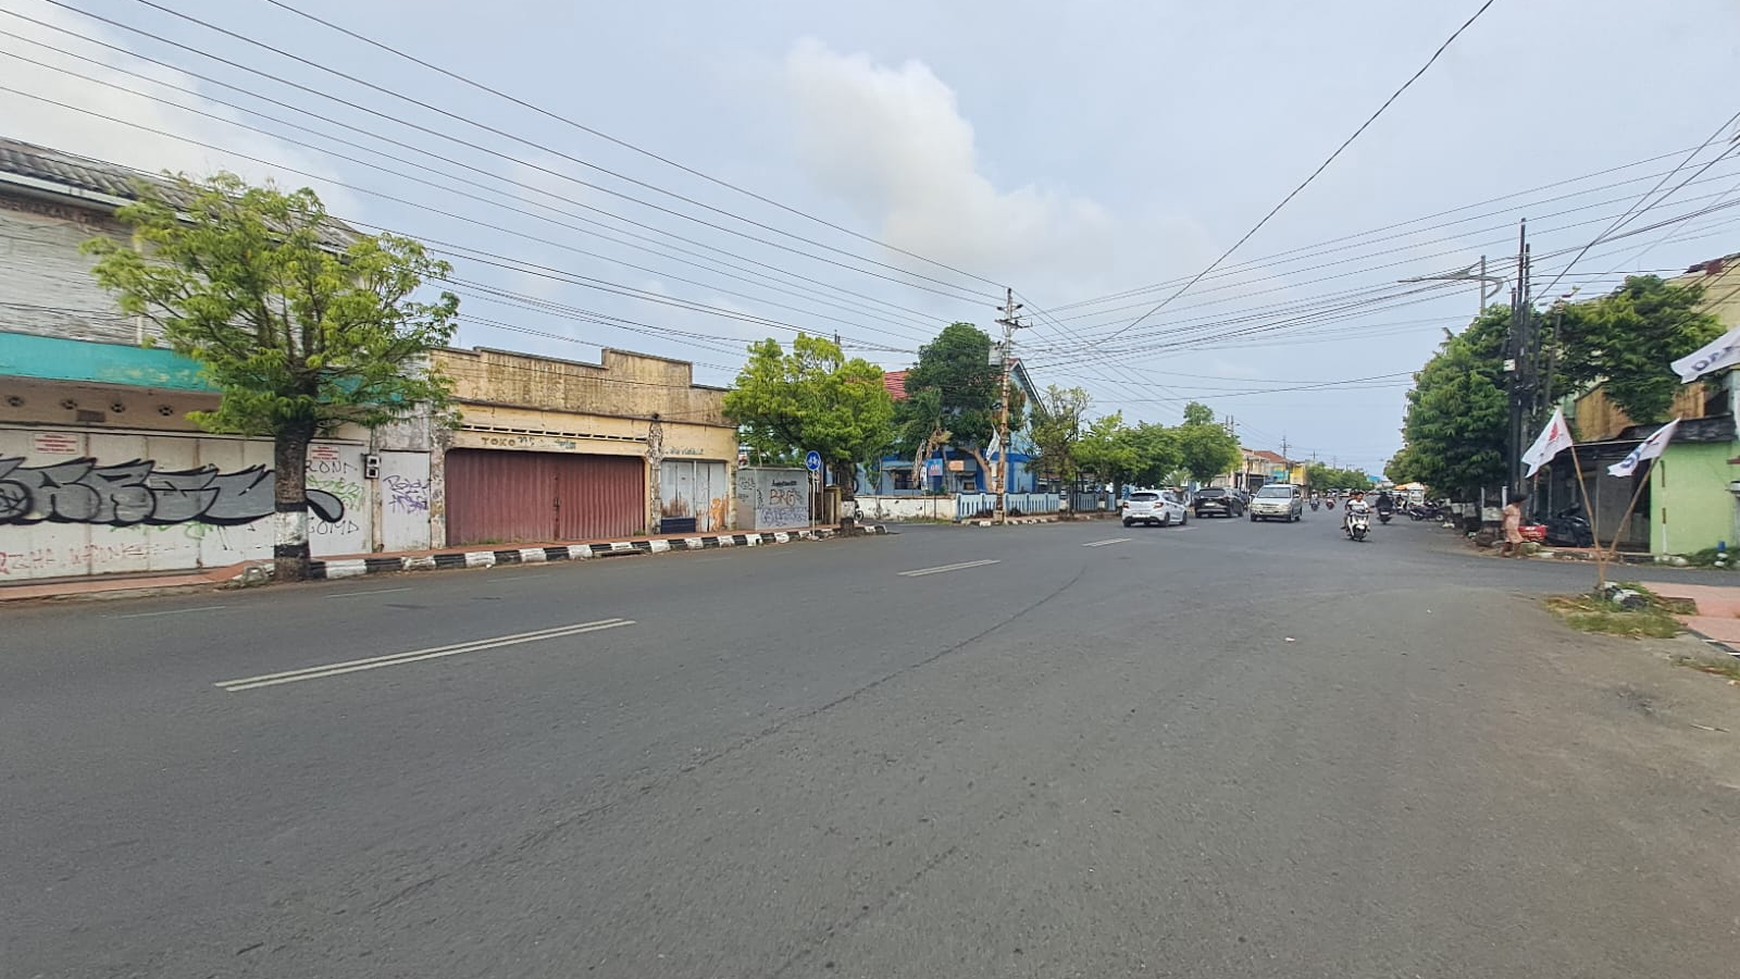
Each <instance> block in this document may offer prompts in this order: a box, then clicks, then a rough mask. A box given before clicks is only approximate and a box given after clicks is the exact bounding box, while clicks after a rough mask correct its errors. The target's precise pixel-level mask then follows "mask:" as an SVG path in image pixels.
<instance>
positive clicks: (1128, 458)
mask: <svg viewBox="0 0 1740 979" xmlns="http://www.w3.org/2000/svg"><path fill="white" fill-rule="evenodd" d="M1127 431H1128V430H1127V429H1126V428H1125V427H1124V416H1123V414H1122V413H1119V412H1113V413H1112V414H1110V415H1105V416H1103V417H1101V418H1100V419H1098V420H1097V421H1095V422H1094V423H1093V424H1092V425H1089V426H1088V429H1087V431H1086V432H1083V433H1082V436H1081V438H1080V439H1079V440H1077V442H1076V444H1075V448H1074V453H1073V454H1074V457H1075V464H1076V466H1077V467H1078V468H1079V469H1080V470H1081V472H1082V473H1084V474H1085V475H1088V476H1091V477H1092V478H1093V479H1094V481H1095V482H1098V483H1111V484H1114V485H1120V484H1122V483H1124V482H1125V481H1126V480H1128V479H1129V478H1130V477H1131V476H1132V475H1134V474H1135V472H1136V470H1137V469H1138V467H1140V465H1141V462H1142V457H1141V453H1140V452H1139V451H1138V450H1137V448H1136V446H1135V445H1134V444H1132V442H1131V439H1130V437H1129V436H1128V435H1127V434H1125V433H1126V432H1127Z"/></svg>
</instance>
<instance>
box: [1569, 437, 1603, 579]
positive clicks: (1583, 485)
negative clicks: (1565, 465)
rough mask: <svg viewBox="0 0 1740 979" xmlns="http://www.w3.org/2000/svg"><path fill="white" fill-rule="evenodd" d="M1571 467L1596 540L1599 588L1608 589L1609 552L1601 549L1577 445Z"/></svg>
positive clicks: (1572, 453) (1573, 450)
mask: <svg viewBox="0 0 1740 979" xmlns="http://www.w3.org/2000/svg"><path fill="white" fill-rule="evenodd" d="M1571 465H1572V466H1573V467H1574V468H1575V469H1576V470H1577V488H1578V489H1579V490H1582V491H1583V512H1584V513H1587V514H1588V515H1589V534H1590V536H1591V537H1594V538H1595V575H1596V578H1597V579H1598V584H1597V587H1599V588H1605V587H1607V552H1606V551H1605V550H1604V549H1602V547H1601V527H1600V525H1599V524H1598V523H1596V521H1595V508H1594V507H1593V506H1590V505H1589V484H1588V483H1586V482H1584V481H1583V460H1581V459H1579V458H1577V443H1575V442H1573V443H1571Z"/></svg>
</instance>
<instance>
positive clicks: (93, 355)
mask: <svg viewBox="0 0 1740 979" xmlns="http://www.w3.org/2000/svg"><path fill="white" fill-rule="evenodd" d="M0 377H23V378H30V379H32V380H39V381H67V382H71V383H76V384H112V385H117V386H120V387H130V388H151V389H153V390H158V391H202V392H211V393H214V394H215V393H217V391H218V389H217V388H216V387H215V386H213V385H212V384H211V382H209V381H208V380H206V376H205V368H203V367H201V366H200V364H199V362H198V361H195V360H193V359H191V358H188V357H183V356H181V355H180V354H178V353H176V352H174V351H173V350H165V349H163V348H160V347H135V346H131V345H128V344H119V343H91V342H89V341H86V340H67V339H63V338H61V337H39V336H35V335H34V334H29V333H3V332H0Z"/></svg>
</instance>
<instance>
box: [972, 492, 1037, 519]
mask: <svg viewBox="0 0 1740 979" xmlns="http://www.w3.org/2000/svg"><path fill="white" fill-rule="evenodd" d="M1059 502H1060V501H1059V499H1058V495H1057V494H1056V493H1010V494H1009V501H1008V506H1009V511H1010V512H1011V513H1022V514H1027V515H1032V514H1038V513H1056V512H1057V510H1058V504H1059ZM996 509H997V494H995V493H962V494H960V495H959V496H957V497H955V519H956V520H971V519H972V518H974V517H977V516H980V515H981V514H985V513H989V512H991V511H994V510H996Z"/></svg>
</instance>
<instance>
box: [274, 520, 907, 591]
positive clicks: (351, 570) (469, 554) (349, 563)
mask: <svg viewBox="0 0 1740 979" xmlns="http://www.w3.org/2000/svg"><path fill="white" fill-rule="evenodd" d="M858 532H860V533H864V534H886V533H888V528H887V527H885V526H883V525H881V524H868V525H865V526H863V527H860V528H858ZM837 536H839V531H837V530H834V529H833V528H823V529H818V530H791V531H778V532H775V533H755V534H702V535H700V536H696V537H677V538H662V537H661V538H637V539H634V540H625V541H613V542H611V543H608V544H564V545H559V546H556V547H514V548H504V549H498V550H488V551H452V552H447V553H442V554H420V555H416V556H413V557H406V556H403V555H397V556H392V557H388V556H385V555H383V556H381V557H370V558H350V559H346V560H340V561H314V562H312V563H310V564H309V566H308V576H309V577H310V578H316V579H320V578H325V579H336V578H358V577H361V576H363V575H369V574H396V573H399V572H402V571H435V570H439V569H451V568H493V567H496V566H498V565H503V564H546V563H548V562H550V561H588V560H591V559H593V558H603V557H621V556H625V555H629V554H666V553H670V552H673V551H707V550H714V549H717V548H721V547H757V546H766V545H768V544H786V543H790V542H791V541H797V540H827V539H829V538H831V537H837Z"/></svg>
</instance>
